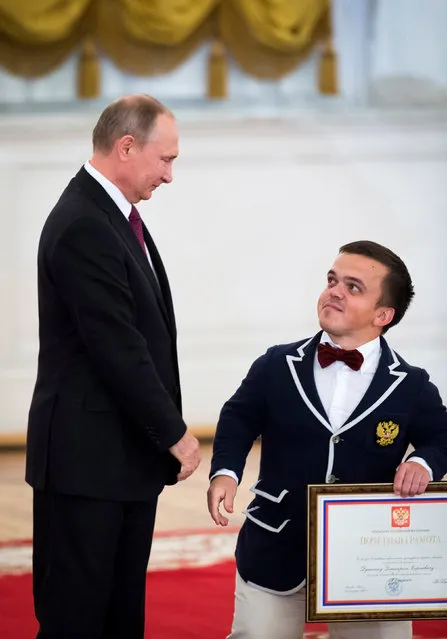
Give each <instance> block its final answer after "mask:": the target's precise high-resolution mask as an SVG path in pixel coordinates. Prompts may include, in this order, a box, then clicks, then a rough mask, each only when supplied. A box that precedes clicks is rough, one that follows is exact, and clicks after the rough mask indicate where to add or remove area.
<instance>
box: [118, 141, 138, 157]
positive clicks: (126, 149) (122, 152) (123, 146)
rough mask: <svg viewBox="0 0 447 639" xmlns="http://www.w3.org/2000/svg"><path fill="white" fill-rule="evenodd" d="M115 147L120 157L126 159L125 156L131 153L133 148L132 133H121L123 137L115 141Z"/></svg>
mask: <svg viewBox="0 0 447 639" xmlns="http://www.w3.org/2000/svg"><path fill="white" fill-rule="evenodd" d="M116 148H117V151H118V155H119V157H120V159H121V160H123V161H126V160H127V158H128V157H129V156H130V155H132V153H133V150H134V148H135V138H134V137H133V135H123V137H122V138H120V139H119V140H118V141H117V142H116Z"/></svg>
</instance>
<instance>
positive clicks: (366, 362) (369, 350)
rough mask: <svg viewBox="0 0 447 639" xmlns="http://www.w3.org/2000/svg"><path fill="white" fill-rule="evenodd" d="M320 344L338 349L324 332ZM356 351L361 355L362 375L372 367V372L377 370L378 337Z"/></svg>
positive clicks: (378, 356) (379, 351) (378, 355)
mask: <svg viewBox="0 0 447 639" xmlns="http://www.w3.org/2000/svg"><path fill="white" fill-rule="evenodd" d="M320 342H328V343H329V344H330V345H331V346H335V348H340V346H339V345H338V344H335V343H334V342H333V341H332V340H331V338H330V337H329V335H328V334H327V333H326V331H323V333H322V335H321V340H320ZM357 350H358V351H360V353H361V354H362V355H363V364H362V366H361V368H360V371H361V372H362V373H367V372H369V370H370V369H371V368H372V367H374V370H375V369H376V368H377V362H378V360H379V358H380V353H381V350H382V349H381V346H380V337H376V338H374V339H373V340H371V341H370V342H366V344H362V345H361V346H358V347H357Z"/></svg>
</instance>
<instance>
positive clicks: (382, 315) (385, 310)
mask: <svg viewBox="0 0 447 639" xmlns="http://www.w3.org/2000/svg"><path fill="white" fill-rule="evenodd" d="M394 312H395V311H394V308H391V307H390V306H381V307H380V308H378V309H377V314H376V316H375V318H374V321H373V326H377V327H380V328H383V327H384V326H388V324H390V323H391V322H392V321H393V317H394Z"/></svg>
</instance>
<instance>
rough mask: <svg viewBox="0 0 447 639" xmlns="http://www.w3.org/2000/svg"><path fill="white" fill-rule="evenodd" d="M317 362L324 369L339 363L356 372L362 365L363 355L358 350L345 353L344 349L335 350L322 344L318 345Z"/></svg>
mask: <svg viewBox="0 0 447 639" xmlns="http://www.w3.org/2000/svg"><path fill="white" fill-rule="evenodd" d="M318 361H319V362H320V366H321V368H326V366H329V365H330V364H333V363H334V362H336V361H340V362H344V363H345V364H347V365H348V366H349V367H350V368H352V370H354V371H358V370H360V367H361V365H362V364H363V355H362V354H361V353H360V351H358V350H353V351H345V349H344V348H335V346H331V345H330V344H328V343H327V342H324V343H323V344H318Z"/></svg>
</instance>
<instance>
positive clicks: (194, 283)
mask: <svg viewBox="0 0 447 639" xmlns="http://www.w3.org/2000/svg"><path fill="white" fill-rule="evenodd" d="M93 124H94V121H93V119H92V118H91V117H90V116H87V115H84V116H83V115H79V116H62V115H61V116H51V117H50V116H40V117H37V116H35V117H32V116H4V117H3V119H2V120H1V121H0V299H1V309H2V314H1V326H2V330H1V331H0V362H1V367H0V439H1V435H3V436H5V435H6V434H13V435H16V434H21V433H23V432H24V430H25V426H26V415H27V411H28V406H29V401H30V396H31V392H32V387H33V383H34V377H35V371H36V354H37V348H38V344H37V306H36V268H35V264H36V247H37V241H38V237H39V232H40V229H41V227H42V224H43V222H44V220H45V218H46V216H47V214H48V212H49V211H50V209H51V207H52V205H53V204H54V202H55V201H56V199H57V198H58V196H59V194H60V192H61V190H62V189H63V188H64V187H65V185H66V183H67V182H68V180H69V179H70V177H71V176H72V175H73V174H74V173H75V172H76V171H77V169H78V167H79V166H80V165H81V164H82V162H83V161H84V160H85V159H86V158H87V157H88V156H89V153H90V131H91V128H92V126H93ZM446 134H447V117H445V115H442V114H441V113H435V112H432V113H428V112H427V113H422V112H419V113H417V112H416V113H413V114H411V113H406V114H405V113H394V114H393V113H391V112H388V113H380V112H364V113H356V114H354V113H353V114H351V115H349V114H345V115H337V114H335V113H332V114H330V113H320V114H319V113H311V112H307V113H306V112H304V111H303V112H301V113H299V114H297V117H295V119H290V118H289V119H282V120H244V119H241V118H240V119H237V118H233V119H231V120H230V119H228V118H227V119H222V118H219V120H216V121H213V120H212V116H208V119H206V118H204V120H203V121H202V123H200V124H198V123H197V122H196V123H194V122H193V121H192V117H187V114H185V115H184V117H183V118H182V119H181V155H180V158H179V159H178V161H177V164H176V167H175V181H174V183H173V184H172V185H170V186H165V187H163V188H162V189H160V190H159V191H158V192H157V193H156V195H155V196H154V198H153V200H152V201H151V202H150V203H146V204H142V205H141V206H140V210H141V211H142V213H143V216H144V218H145V220H146V222H147V224H148V226H149V227H150V229H151V231H152V233H153V235H154V237H155V239H156V242H157V244H158V246H159V249H160V251H161V253H162V255H163V257H164V260H165V263H166V267H167V270H168V273H169V276H170V280H171V285H172V289H173V294H174V302H175V306H176V310H177V318H178V325H179V349H180V365H181V373H182V381H183V391H184V398H185V413H186V418H187V421H188V422H189V423H190V424H192V425H195V426H197V427H198V428H201V427H204V426H209V425H213V424H214V423H215V421H216V418H217V416H218V412H219V410H220V407H221V405H222V403H223V402H224V401H225V399H226V398H227V397H228V396H229V395H230V394H231V393H232V392H233V391H234V390H235V388H236V387H237V386H238V384H239V382H240V380H241V378H242V376H243V375H244V374H245V372H246V370H247V367H248V366H249V365H250V363H251V361H252V360H253V359H254V358H255V357H256V356H257V355H258V354H260V353H262V352H264V350H265V349H266V348H267V347H268V346H269V345H271V344H273V343H279V342H282V341H293V340H295V339H299V338H302V337H305V336H306V335H310V334H312V333H313V332H314V331H315V330H316V329H317V324H316V319H315V310H314V309H315V301H316V298H317V296H318V294H319V293H320V290H321V288H322V287H323V286H324V285H325V273H326V271H327V269H328V267H329V265H330V264H331V261H332V259H333V258H334V257H335V255H336V252H337V249H338V247H339V246H340V245H341V244H342V243H345V242H348V241H352V240H355V239H372V240H376V241H379V242H382V243H384V244H387V245H389V246H390V247H391V248H392V249H394V250H395V251H397V252H398V253H399V254H400V255H401V256H402V258H403V259H404V260H405V261H406V262H407V263H408V266H409V268H410V271H411V273H412V275H413V279H414V283H415V287H416V298H415V301H414V305H413V306H412V308H411V309H410V311H409V313H408V316H407V317H406V318H405V319H404V321H403V323H402V325H401V326H399V327H397V328H395V329H393V330H392V331H390V333H389V339H390V341H391V342H392V343H393V345H394V346H395V347H396V348H397V349H398V350H400V351H401V354H402V355H403V356H404V357H405V358H406V359H407V360H409V361H410V362H413V363H415V364H418V365H422V366H424V367H427V368H428V370H429V372H430V373H431V374H432V378H433V379H434V381H435V382H437V383H438V385H439V386H440V388H441V391H442V393H443V394H444V396H445V397H447V369H446V366H445V361H446V360H447V337H446V331H445V323H446V319H447V296H446V295H445V282H444V279H445V276H446V274H447V256H446V251H445V241H446V240H445V237H446V230H447V223H446V221H445V219H446V210H447V188H446V181H447V135H446Z"/></svg>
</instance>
